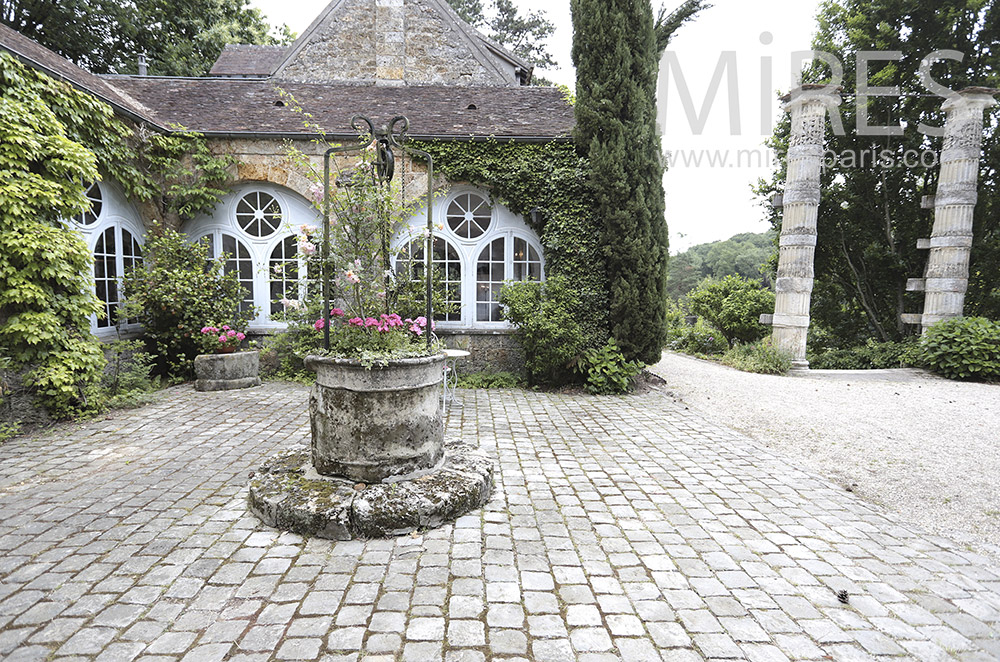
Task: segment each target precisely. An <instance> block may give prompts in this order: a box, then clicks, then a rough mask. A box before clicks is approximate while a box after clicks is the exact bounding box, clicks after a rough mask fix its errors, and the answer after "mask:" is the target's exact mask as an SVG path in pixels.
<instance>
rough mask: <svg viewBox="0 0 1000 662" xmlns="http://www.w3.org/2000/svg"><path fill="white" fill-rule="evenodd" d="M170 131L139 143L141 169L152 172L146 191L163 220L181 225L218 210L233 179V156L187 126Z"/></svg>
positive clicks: (138, 156)
mask: <svg viewBox="0 0 1000 662" xmlns="http://www.w3.org/2000/svg"><path fill="white" fill-rule="evenodd" d="M172 128H173V132H172V133H169V134H161V133H155V134H152V135H150V136H149V137H148V139H146V140H145V141H142V142H140V143H139V144H137V145H136V155H135V158H136V160H137V162H138V167H139V169H140V170H141V171H142V172H144V173H148V177H149V180H150V183H149V187H148V189H149V190H148V191H143V192H142V194H143V195H145V196H146V198H145V199H148V200H149V201H150V202H151V203H152V204H153V206H154V207H155V209H156V212H157V214H158V215H159V217H160V218H161V219H163V220H164V221H166V222H167V223H168V224H169V225H179V222H180V221H182V220H187V219H190V218H193V217H194V216H195V215H197V214H199V213H204V212H211V211H212V210H214V209H215V205H216V203H218V202H219V200H221V199H222V196H224V195H225V194H226V193H227V189H226V185H227V184H228V183H230V182H231V181H232V176H231V174H230V169H231V166H232V165H233V164H235V163H236V159H235V158H233V157H232V156H228V155H225V156H216V155H214V154H213V153H212V152H211V150H209V148H208V142H207V141H206V140H205V138H204V136H202V135H201V134H200V133H198V132H196V131H187V130H186V129H184V128H183V127H180V126H175V127H172Z"/></svg>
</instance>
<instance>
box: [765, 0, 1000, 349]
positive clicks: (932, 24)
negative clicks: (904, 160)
mask: <svg viewBox="0 0 1000 662" xmlns="http://www.w3.org/2000/svg"><path fill="white" fill-rule="evenodd" d="M998 42H1000V2H998V1H997V0H981V1H979V0H977V1H976V2H968V1H967V0H940V1H938V2H934V3H914V2H906V1H904V0H835V1H833V0H831V1H828V2H824V3H823V4H822V6H821V9H820V12H819V17H818V28H817V33H816V36H815V38H814V40H813V48H814V49H816V50H820V51H826V52H829V53H832V54H833V55H834V56H836V57H837V58H838V59H839V60H840V62H841V63H842V64H843V72H844V76H843V81H842V82H840V81H838V83H837V84H838V85H842V86H843V87H844V89H845V90H846V91H847V92H848V93H851V92H854V90H855V89H856V88H857V87H858V85H859V84H860V83H861V81H856V80H855V77H856V71H857V67H856V64H857V60H858V58H857V55H858V53H860V52H862V51H883V52H884V51H899V52H900V53H901V54H902V56H903V57H902V59H901V60H898V61H896V60H892V59H886V60H872V61H870V63H869V67H868V68H869V84H870V85H877V86H899V88H900V92H901V95H900V96H896V95H889V96H872V97H869V98H868V99H867V107H868V115H869V121H870V123H871V124H873V125H886V126H889V125H891V126H897V125H902V126H904V127H905V129H904V131H903V134H902V135H900V136H891V137H887V136H885V135H858V132H857V131H856V126H857V117H858V108H857V103H858V100H859V99H860V98H861V97H857V98H855V97H854V96H853V95H851V96H846V97H845V99H844V103H842V104H841V106H840V107H839V117H840V120H841V121H842V124H843V127H844V135H834V132H833V130H832V127H831V126H830V125H829V124H828V126H827V137H828V139H827V144H826V145H825V148H826V150H828V151H829V152H831V153H836V154H845V155H847V156H850V155H854V156H855V158H854V163H852V164H848V162H847V160H846V159H845V160H844V161H842V165H841V167H834V168H825V169H824V170H823V172H822V174H821V185H822V199H821V203H820V211H819V220H818V237H817V244H816V257H815V270H816V282H815V286H814V289H813V296H812V309H811V315H812V318H813V322H814V323H820V324H822V325H823V326H825V327H827V328H829V329H830V331H831V332H832V333H833V334H834V335H835V336H836V337H837V338H838V339H840V341H841V342H842V344H845V345H858V344H862V343H864V342H865V341H866V340H867V339H868V338H871V337H874V338H876V339H877V340H880V341H887V340H899V339H901V338H903V337H904V336H906V335H907V334H909V333H912V332H913V331H914V329H912V328H908V327H906V326H905V325H903V324H902V322H901V321H900V318H899V314H900V313H902V312H913V311H919V310H920V307H921V305H922V297H920V296H919V295H915V294H910V293H907V292H906V291H905V289H906V279H907V278H908V277H914V276H919V275H920V274H921V273H922V272H923V269H924V266H925V264H926V260H927V252H926V251H923V250H918V249H917V247H916V246H917V239H918V238H920V237H927V236H929V232H930V228H931V221H932V219H931V214H930V213H929V212H928V211H927V210H923V209H921V206H920V201H921V197H922V196H924V195H928V194H934V193H935V192H936V188H937V181H938V167H937V166H936V165H935V164H933V163H932V162H930V161H927V162H925V164H914V163H912V162H911V164H909V165H903V164H901V159H900V157H901V156H902V155H903V154H904V153H906V152H907V151H908V150H915V151H916V153H917V154H919V153H920V152H921V151H922V150H924V149H925V148H926V149H930V150H932V151H933V152H938V151H939V150H940V149H941V144H942V143H941V138H930V137H926V136H924V135H922V134H921V133H920V132H919V131H918V130H917V126H918V124H919V123H921V122H922V123H924V124H927V125H931V126H938V127H940V126H942V125H943V123H944V113H943V112H942V111H941V103H942V101H943V99H942V98H941V97H937V96H934V95H931V94H929V93H928V92H927V90H926V89H925V88H924V87H923V86H922V85H921V84H920V82H919V78H918V75H917V72H918V70H919V67H920V62H921V60H922V59H923V58H924V57H925V56H926V55H928V54H930V53H931V52H933V51H936V50H938V49H952V50H955V51H958V52H959V53H961V54H962V55H963V57H962V60H961V62H957V61H953V60H943V61H941V62H939V63H937V64H935V65H934V67H933V71H932V74H933V78H934V80H936V81H938V82H940V83H941V84H942V85H944V86H946V87H948V88H950V89H952V90H961V89H963V88H965V87H969V86H985V87H1000V49H997V48H995V44H997V43H998ZM827 80H829V73H828V70H827V67H825V66H820V67H815V68H813V69H811V70H810V71H808V72H807V74H806V76H805V82H808V83H816V82H826V81H827ZM998 118H1000V110H998V109H996V108H994V109H992V110H987V112H986V131H985V134H984V139H983V161H982V165H981V168H980V173H981V175H980V181H979V198H978V204H977V205H976V209H975V225H974V233H975V237H976V241H975V242H974V245H973V253H972V263H971V271H972V273H971V278H970V284H969V292H968V295H967V299H966V312H967V313H972V314H978V315H984V314H985V315H990V316H1000V297H998V296H997V295H996V294H997V292H998V285H1000V177H998V176H997V173H998V172H1000V131H997V127H998ZM788 135H789V125H788V121H787V117H786V120H785V121H784V122H782V123H781V124H780V125H779V126H778V127H777V128H776V130H775V133H774V137H773V139H772V142H771V146H772V147H773V148H774V149H775V152H776V155H777V156H778V158H779V162H781V161H783V160H784V157H785V155H786V153H787V149H788ZM883 150H885V153H886V154H888V155H889V156H890V157H891V160H892V161H893V163H891V164H886V163H883V162H882V159H881V158H872V157H871V154H875V155H879V156H881V155H882V154H883ZM863 154H868V155H869V156H868V158H867V159H865V160H864V161H862V159H861V158H860V155H863ZM784 180H785V173H784V166H781V167H779V168H778V170H777V171H776V172H775V174H774V176H773V177H772V179H771V180H770V181H769V182H762V184H761V186H760V187H759V188H758V192H759V193H760V194H761V196H762V197H763V198H765V199H766V198H767V197H769V196H770V195H771V193H772V192H775V191H778V190H781V188H782V186H783V184H784ZM771 221H772V224H773V225H774V227H775V228H778V227H780V223H781V218H780V216H779V214H778V213H777V212H772V218H771Z"/></svg>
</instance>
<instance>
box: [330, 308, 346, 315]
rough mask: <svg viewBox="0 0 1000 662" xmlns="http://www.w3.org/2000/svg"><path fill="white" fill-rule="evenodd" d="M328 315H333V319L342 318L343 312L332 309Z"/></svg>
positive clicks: (338, 309)
mask: <svg viewBox="0 0 1000 662" xmlns="http://www.w3.org/2000/svg"><path fill="white" fill-rule="evenodd" d="M330 314H331V315H333V316H334V317H343V316H344V311H343V310H341V309H340V308H334V309H333V310H331V311H330Z"/></svg>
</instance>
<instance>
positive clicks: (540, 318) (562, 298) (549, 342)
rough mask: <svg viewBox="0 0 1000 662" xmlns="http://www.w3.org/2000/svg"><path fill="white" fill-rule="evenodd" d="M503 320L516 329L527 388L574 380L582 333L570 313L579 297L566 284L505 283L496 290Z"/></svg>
mask: <svg viewBox="0 0 1000 662" xmlns="http://www.w3.org/2000/svg"><path fill="white" fill-rule="evenodd" d="M500 303H501V305H503V307H504V308H503V314H504V319H506V320H508V321H509V322H510V323H511V324H513V325H514V326H515V327H516V328H517V340H518V342H519V343H520V345H521V347H522V348H523V349H524V356H525V366H524V367H525V371H526V373H527V377H528V384H529V385H532V386H534V385H536V384H564V383H567V382H570V381H572V380H573V378H574V376H575V375H574V370H575V368H576V364H577V362H578V361H579V359H580V355H581V354H582V353H583V350H584V349H585V347H584V334H583V330H582V329H581V325H580V322H579V321H578V318H577V317H576V315H575V314H574V311H575V310H576V309H577V307H578V306H579V303H580V302H579V298H578V297H577V294H576V292H575V290H574V289H573V288H571V287H570V285H569V281H568V280H567V279H566V278H563V277H562V276H553V277H551V278H549V279H548V280H547V281H545V282H544V283H539V282H536V281H523V282H518V283H506V284H504V286H503V288H502V289H501V290H500Z"/></svg>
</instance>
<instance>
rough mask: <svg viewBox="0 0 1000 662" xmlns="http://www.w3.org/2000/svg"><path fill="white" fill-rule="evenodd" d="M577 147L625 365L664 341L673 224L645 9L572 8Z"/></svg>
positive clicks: (649, 356) (574, 4)
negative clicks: (666, 212)
mask: <svg viewBox="0 0 1000 662" xmlns="http://www.w3.org/2000/svg"><path fill="white" fill-rule="evenodd" d="M570 7H571V9H572V12H573V63H574V65H576V76H577V78H576V81H577V82H576V105H575V106H574V109H575V115H576V128H575V129H574V137H575V138H576V143H577V149H578V151H579V153H580V154H581V155H583V156H585V157H587V158H588V160H589V165H590V173H589V183H590V186H591V192H592V195H593V198H594V202H595V204H594V209H593V212H594V214H595V215H596V216H597V218H598V219H600V222H601V223H602V226H601V229H600V243H601V249H602V251H603V253H604V257H605V260H606V264H607V274H608V284H609V288H608V293H609V302H608V303H609V306H608V309H609V315H608V319H609V328H610V331H611V336H612V337H613V338H614V339H615V340H616V341H617V343H618V345H619V346H620V347H621V349H622V353H623V354H624V355H625V357H626V359H628V360H640V361H644V362H646V363H655V362H656V361H657V360H659V355H660V350H661V348H662V347H663V343H664V341H665V339H666V321H665V314H666V312H665V306H666V277H667V257H668V252H667V225H666V222H665V221H664V218H663V205H664V201H663V166H662V164H661V153H660V138H659V136H658V135H657V133H656V78H657V71H658V64H659V52H658V50H657V43H656V35H655V33H654V28H653V12H652V8H651V7H650V4H649V2H648V1H643V2H628V3H621V2H616V3H608V2H606V1H605V0H572V1H571V3H570Z"/></svg>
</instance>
